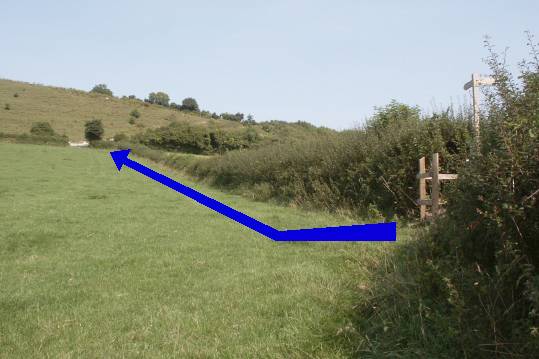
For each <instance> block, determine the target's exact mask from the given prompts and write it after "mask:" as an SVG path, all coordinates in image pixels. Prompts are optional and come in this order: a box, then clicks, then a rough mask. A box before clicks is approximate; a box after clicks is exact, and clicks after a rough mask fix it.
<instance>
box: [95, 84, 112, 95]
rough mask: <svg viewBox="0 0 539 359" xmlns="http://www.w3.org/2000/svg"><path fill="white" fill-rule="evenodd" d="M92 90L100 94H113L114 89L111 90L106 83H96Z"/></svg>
mask: <svg viewBox="0 0 539 359" xmlns="http://www.w3.org/2000/svg"><path fill="white" fill-rule="evenodd" d="M90 92H93V93H99V94H102V95H108V96H112V91H111V90H109V88H108V87H107V85H105V84H98V85H95V86H94V88H93V89H92V91H90Z"/></svg>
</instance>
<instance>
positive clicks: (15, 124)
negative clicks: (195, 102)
mask: <svg viewBox="0 0 539 359" xmlns="http://www.w3.org/2000/svg"><path fill="white" fill-rule="evenodd" d="M6 104H8V105H9V110H6V109H5V106H6ZM134 109H137V110H138V111H139V112H140V114H141V116H140V118H139V119H137V120H136V123H135V124H130V123H129V118H130V115H129V114H130V112H131V111H132V110H134ZM94 118H96V119H100V120H102V121H103V125H104V127H105V137H106V138H110V137H113V136H114V135H115V134H117V133H125V134H128V135H130V134H135V133H137V132H140V131H142V130H144V129H145V128H155V127H160V126H166V125H168V124H169V123H170V122H172V121H179V122H181V121H188V122H189V123H190V124H193V125H197V124H200V125H207V124H208V122H209V121H210V120H208V119H206V118H203V117H200V116H194V115H189V114H186V113H183V112H180V111H176V110H172V109H169V108H165V107H162V106H158V105H150V104H145V103H144V102H142V101H138V100H129V99H118V98H114V97H107V96H104V95H99V94H90V93H87V92H84V91H80V90H74V89H64V88H58V87H50V86H42V85H33V84H28V83H24V82H17V81H11V80H2V79H0V132H5V133H16V134H17V133H26V132H28V131H29V130H30V128H31V126H32V123H34V122H37V121H47V122H49V123H50V124H51V125H52V127H53V128H54V129H55V130H56V131H57V132H58V133H60V134H65V135H67V136H68V137H69V139H70V140H72V141H78V140H82V139H83V138H84V128H83V127H84V122H85V121H88V120H91V119H94ZM212 121H213V123H214V124H215V125H216V126H220V127H225V128H234V127H240V126H241V125H240V124H238V123H236V122H233V121H225V120H212Z"/></svg>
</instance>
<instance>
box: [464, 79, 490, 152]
mask: <svg viewBox="0 0 539 359" xmlns="http://www.w3.org/2000/svg"><path fill="white" fill-rule="evenodd" d="M493 83H494V78H492V77H487V76H481V75H479V74H472V80H471V81H468V82H466V84H464V90H469V89H470V88H471V89H472V98H473V125H474V129H475V140H476V142H477V143H478V144H479V86H483V85H492V84H493Z"/></svg>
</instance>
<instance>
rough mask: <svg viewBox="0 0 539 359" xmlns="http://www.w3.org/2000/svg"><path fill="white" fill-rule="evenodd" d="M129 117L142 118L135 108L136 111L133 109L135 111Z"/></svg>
mask: <svg viewBox="0 0 539 359" xmlns="http://www.w3.org/2000/svg"><path fill="white" fill-rule="evenodd" d="M129 115H130V116H131V117H134V118H139V117H140V112H139V111H138V110H137V109H136V108H135V109H133V111H131V112H130V113H129Z"/></svg>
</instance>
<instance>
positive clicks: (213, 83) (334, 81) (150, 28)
mask: <svg viewBox="0 0 539 359" xmlns="http://www.w3.org/2000/svg"><path fill="white" fill-rule="evenodd" d="M538 19H539V1H460V0H459V1H443V2H442V1H369V2H367V1H337V0H335V1H294V0H288V1H255V0H250V1H97V0H94V1H88V2H86V1H24V0H17V1H6V0H4V1H2V4H1V7H0V33H1V34H2V35H3V36H2V40H1V42H0V77H2V78H9V79H14V80H22V81H28V82H37V83H43V84H48V85H55V86H64V87H74V88H80V89H85V90H89V89H90V88H91V87H92V86H93V85H94V84H96V83H106V84H107V85H108V86H109V88H111V89H112V90H113V91H114V93H115V95H119V96H121V95H129V94H135V95H137V96H138V97H141V98H144V97H146V96H147V94H148V93H149V92H151V91H158V90H162V91H165V92H167V93H168V94H169V95H170V96H171V98H172V100H174V101H176V102H179V101H181V99H183V98H184V97H188V96H192V97H195V98H196V99H197V100H198V102H199V104H200V105H201V107H202V108H204V109H208V110H210V111H216V112H224V111H228V112H237V111H240V112H244V113H246V114H247V113H253V114H254V116H255V119H257V120H260V121H263V120H271V119H279V120H284V121H297V120H304V121H309V122H311V123H314V124H316V125H324V126H327V127H331V128H338V129H342V128H349V127H352V126H354V124H357V123H361V122H362V121H363V120H364V119H365V118H366V117H367V116H369V115H370V114H372V112H373V107H374V106H382V105H385V104H387V103H388V102H389V101H390V100H391V99H396V100H398V101H402V102H405V103H408V104H411V105H419V106H421V107H422V108H423V109H424V110H426V111H429V110H431V109H432V107H433V103H436V104H442V105H447V104H449V103H450V102H451V100H452V101H453V102H455V103H458V102H460V103H462V102H463V101H464V96H465V93H464V91H463V90H462V85H463V84H464V82H466V81H468V79H469V76H470V73H471V72H473V71H477V72H482V73H485V72H487V68H486V66H485V65H484V63H483V62H482V59H483V58H484V57H485V56H486V51H485V49H484V48H483V44H482V41H483V36H484V35H486V34H488V35H490V36H491V37H492V38H493V41H494V42H495V44H496V45H497V47H498V48H499V49H503V48H505V47H509V56H508V60H509V62H511V63H517V62H518V61H519V60H520V59H521V58H522V57H524V56H525V55H526V54H527V52H528V50H527V49H526V47H525V43H526V39H525V35H524V31H525V30H530V31H532V32H533V33H535V34H536V35H537V36H538V37H539V20H538Z"/></svg>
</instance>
